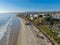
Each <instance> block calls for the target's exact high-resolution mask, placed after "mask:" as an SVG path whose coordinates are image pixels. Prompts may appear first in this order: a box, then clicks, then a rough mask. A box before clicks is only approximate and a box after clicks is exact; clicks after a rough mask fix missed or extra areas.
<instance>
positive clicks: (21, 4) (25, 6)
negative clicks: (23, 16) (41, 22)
mask: <svg viewBox="0 0 60 45" xmlns="http://www.w3.org/2000/svg"><path fill="white" fill-rule="evenodd" d="M25 11H26V12H27V11H35V12H36V11H60V0H0V13H2V12H25Z"/></svg>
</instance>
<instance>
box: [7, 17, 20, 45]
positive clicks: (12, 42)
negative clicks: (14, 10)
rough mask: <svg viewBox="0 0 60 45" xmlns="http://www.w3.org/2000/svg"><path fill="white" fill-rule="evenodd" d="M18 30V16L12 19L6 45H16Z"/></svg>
mask: <svg viewBox="0 0 60 45" xmlns="http://www.w3.org/2000/svg"><path fill="white" fill-rule="evenodd" d="M19 31H20V20H19V19H18V18H15V19H14V20H13V23H12V26H11V32H10V36H9V44H8V45H16V44H17V39H18V35H19Z"/></svg>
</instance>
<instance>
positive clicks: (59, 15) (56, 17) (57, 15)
mask: <svg viewBox="0 0 60 45" xmlns="http://www.w3.org/2000/svg"><path fill="white" fill-rule="evenodd" d="M52 17H53V18H55V19H60V14H52Z"/></svg>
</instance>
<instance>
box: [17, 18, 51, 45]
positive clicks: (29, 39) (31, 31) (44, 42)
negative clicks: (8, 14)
mask: <svg viewBox="0 0 60 45" xmlns="http://www.w3.org/2000/svg"><path fill="white" fill-rule="evenodd" d="M20 22H21V26H20V27H21V28H20V33H19V36H18V40H17V45H52V44H51V43H50V42H49V40H48V39H47V38H46V37H45V36H44V35H43V34H42V33H41V32H40V36H43V37H44V39H41V38H38V37H37V36H36V34H37V33H36V31H37V32H38V29H37V28H36V27H34V26H33V25H25V23H26V22H27V21H25V20H24V19H20Z"/></svg>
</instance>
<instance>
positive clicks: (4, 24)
mask: <svg viewBox="0 0 60 45" xmlns="http://www.w3.org/2000/svg"><path fill="white" fill-rule="evenodd" d="M15 16H16V14H0V45H8V40H9V33H10V30H11V25H12V20H13V19H14V17H15Z"/></svg>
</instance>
